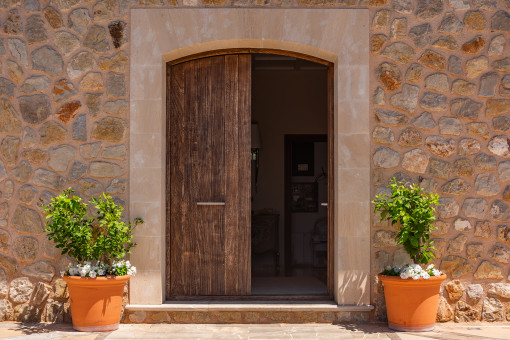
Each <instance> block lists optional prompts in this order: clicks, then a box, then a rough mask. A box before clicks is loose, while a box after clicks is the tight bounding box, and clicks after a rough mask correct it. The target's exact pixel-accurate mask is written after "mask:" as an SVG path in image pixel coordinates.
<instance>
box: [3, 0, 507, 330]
mask: <svg viewBox="0 0 510 340" xmlns="http://www.w3.org/2000/svg"><path fill="white" fill-rule="evenodd" d="M139 6H166V7H168V6H179V7H203V6H227V7H242V6H263V7H309V6H316V7H325V6H326V7H335V8H352V7H366V8H369V10H370V17H371V22H370V25H371V34H370V50H371V75H370V77H371V78H370V79H371V84H370V86H371V90H372V93H373V97H372V100H371V108H370V114H371V117H372V119H371V131H372V143H371V149H372V155H373V163H372V169H373V171H372V176H373V177H372V193H373V194H375V193H378V192H381V191H383V190H385V189H384V186H385V185H386V184H387V182H388V179H389V178H390V177H392V176H396V177H398V178H400V179H405V180H407V181H413V182H417V183H420V184H421V185H422V186H424V187H425V188H426V189H427V190H429V191H433V192H438V193H439V194H440V195H441V197H442V198H441V203H442V206H441V208H440V209H439V211H438V217H439V221H438V223H437V224H438V226H439V228H438V230H437V231H436V233H435V235H434V237H435V239H436V247H437V248H438V253H437V255H438V260H437V261H436V264H437V265H438V266H439V267H440V268H441V269H443V270H444V271H445V272H446V273H447V274H448V276H449V279H448V280H450V281H449V282H448V283H447V284H445V285H444V291H443V293H442V298H441V303H440V313H439V320H440V321H448V320H455V321H458V322H465V321H476V320H485V321H503V320H505V319H507V318H508V320H510V313H509V312H508V311H509V308H510V283H508V280H509V278H508V276H509V272H508V263H510V249H509V243H510V226H507V225H506V224H505V223H507V221H508V219H509V217H510V210H509V207H508V201H510V185H507V184H508V182H510V160H509V158H510V151H509V147H508V141H507V131H508V130H509V129H510V115H509V111H510V58H509V57H507V56H508V55H509V52H510V47H509V46H508V44H509V42H508V40H509V38H510V35H509V32H510V14H509V12H510V1H509V0H336V1H335V0H139V1H136V0H119V1H114V0H99V1H95V0H84V1H80V0H25V1H21V0H0V57H1V59H0V62H1V68H2V75H1V77H0V157H1V162H0V191H1V197H0V320H31V321H36V320H44V321H62V320H64V319H65V318H64V316H65V315H67V314H66V313H65V311H66V310H67V305H66V303H65V302H66V299H67V292H66V290H65V285H63V284H62V281H61V280H59V279H58V277H59V272H60V271H61V270H63V269H64V268H65V267H66V266H67V264H68V262H69V259H68V258H66V257H65V256H60V255H59V252H58V251H56V249H55V248H54V247H53V245H52V244H50V243H48V242H47V241H46V238H45V236H44V234H43V233H42V229H43V217H42V215H41V212H40V209H39V204H40V202H41V200H42V202H47V201H48V199H49V198H50V197H52V196H54V195H56V194H58V193H59V192H60V190H61V189H63V188H66V187H69V186H71V187H73V188H74V189H75V190H76V191H78V192H79V193H80V194H81V195H82V196H84V197H85V198H89V197H91V196H93V195H96V194H98V193H100V192H102V191H106V192H109V193H111V194H112V195H114V196H115V198H116V200H117V201H118V202H120V203H124V202H127V196H126V187H127V185H128V181H127V179H128V161H127V147H128V135H129V133H128V128H129V127H128V115H129V112H128V101H127V98H128V91H129V88H128V84H129V82H128V80H129V69H128V58H129V55H128V46H129V36H128V32H129V8H131V7H139ZM132 128H136V127H132ZM372 221H373V227H372V239H373V244H372V245H373V249H374V250H373V254H372V268H373V274H374V275H373V285H372V287H373V291H372V301H373V304H375V305H376V311H375V315H374V316H375V318H377V319H384V318H385V311H384V298H383V297H382V289H381V286H380V285H379V284H378V283H377V282H376V279H375V274H376V273H377V272H378V270H379V269H380V268H381V267H383V266H385V265H387V264H401V263H403V262H406V261H407V257H406V255H405V253H404V252H403V251H402V249H400V248H399V247H396V245H395V243H394V241H393V233H394V230H393V229H392V228H391V227H390V226H389V225H388V224H387V223H379V222H378V218H377V216H374V217H373V218H372Z"/></svg>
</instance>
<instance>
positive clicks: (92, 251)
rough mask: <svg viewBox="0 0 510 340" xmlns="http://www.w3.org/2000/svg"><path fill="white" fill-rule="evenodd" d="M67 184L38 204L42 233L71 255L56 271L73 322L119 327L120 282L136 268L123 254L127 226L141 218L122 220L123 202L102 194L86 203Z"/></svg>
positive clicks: (83, 327)
mask: <svg viewBox="0 0 510 340" xmlns="http://www.w3.org/2000/svg"><path fill="white" fill-rule="evenodd" d="M73 193H74V191H73V190H72V189H70V188H69V189H65V190H64V191H63V192H62V194H60V195H59V196H57V197H54V198H52V199H51V202H50V203H49V204H48V205H45V206H43V207H42V209H43V211H44V212H45V213H46V219H47V221H46V223H45V226H46V229H45V232H46V233H47V236H48V239H50V240H53V242H54V243H55V246H56V247H57V248H59V249H61V252H62V254H63V255H64V254H67V255H69V256H70V257H71V258H73V259H74V260H75V263H70V264H69V267H68V269H67V270H66V271H65V272H63V273H62V275H63V280H64V281H65V282H66V283H67V286H68V288H69V296H70V301H71V314H72V319H73V328H74V329H76V330H79V331H110V330H115V329H117V328H118V327H119V322H120V314H121V307H122V296H123V293H124V286H125V284H126V282H127V281H128V280H129V278H130V277H131V275H134V274H135V273H136V268H135V267H133V266H132V265H131V264H130V263H129V261H125V260H124V257H125V256H126V255H127V254H128V253H129V252H130V250H131V248H132V247H134V246H135V245H136V244H135V243H134V242H133V241H132V239H133V230H134V228H135V227H136V225H138V224H140V223H143V220H142V219H140V218H136V219H135V220H134V221H133V222H128V223H126V222H124V221H123V220H122V211H123V207H122V206H120V205H117V204H115V203H114V202H113V199H112V197H111V196H109V195H107V194H103V195H102V196H100V197H99V198H97V199H95V198H93V199H92V201H91V202H89V204H92V206H93V207H94V208H95V209H96V214H95V215H94V216H89V213H88V207H89V205H88V204H86V203H83V202H82V199H81V198H80V197H78V196H75V195H73Z"/></svg>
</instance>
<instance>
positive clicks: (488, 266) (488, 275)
mask: <svg viewBox="0 0 510 340" xmlns="http://www.w3.org/2000/svg"><path fill="white" fill-rule="evenodd" d="M473 277H474V278H475V279H477V280H491V279H494V280H501V279H502V278H503V272H502V270H501V267H500V266H499V265H498V264H495V263H491V262H489V261H482V263H481V264H480V265H479V266H478V268H477V269H476V272H475V273H474V275H473Z"/></svg>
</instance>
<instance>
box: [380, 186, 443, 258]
mask: <svg viewBox="0 0 510 340" xmlns="http://www.w3.org/2000/svg"><path fill="white" fill-rule="evenodd" d="M389 187H390V188H391V197H387V196H386V194H381V195H377V196H376V197H375V199H374V200H373V201H372V203H373V204H375V210H374V212H377V211H380V212H381V221H383V220H385V219H388V220H390V221H391V224H392V225H395V224H398V225H399V229H398V232H397V235H396V236H395V239H396V241H397V243H398V244H401V245H402V246H403V247H404V249H405V251H406V252H407V253H408V254H409V256H410V257H411V259H412V260H413V261H414V263H417V264H427V263H429V262H430V261H431V260H432V259H434V258H435V256H434V254H433V252H432V250H435V248H434V245H433V243H434V242H433V241H432V240H431V239H430V234H431V232H432V230H434V229H435V227H434V225H433V222H434V221H435V219H436V217H435V215H434V214H435V211H436V209H435V208H434V206H435V205H439V195H437V194H432V193H431V194H428V195H427V194H425V193H423V188H420V186H418V185H416V184H404V183H403V182H399V181H397V180H396V179H395V178H392V179H391V181H390V185H389Z"/></svg>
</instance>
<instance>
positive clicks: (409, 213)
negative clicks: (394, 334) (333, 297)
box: [372, 178, 446, 331]
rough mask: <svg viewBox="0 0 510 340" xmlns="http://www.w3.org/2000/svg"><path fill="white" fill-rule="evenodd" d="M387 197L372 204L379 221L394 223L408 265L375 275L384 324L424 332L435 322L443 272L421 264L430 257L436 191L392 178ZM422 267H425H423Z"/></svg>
mask: <svg viewBox="0 0 510 340" xmlns="http://www.w3.org/2000/svg"><path fill="white" fill-rule="evenodd" d="M389 187H390V189H391V197H387V196H386V194H381V195H377V196H376V197H375V199H374V200H373V201H372V203H374V204H375V211H374V212H377V211H380V213H381V221H383V220H385V219H388V220H390V221H391V223H392V225H397V227H398V232H397V234H396V236H395V239H396V241H397V243H398V244H401V245H402V246H403V247H404V249H405V251H406V252H407V253H408V254H409V256H410V258H411V260H412V261H413V262H414V263H412V264H407V265H405V266H403V267H398V266H395V267H393V268H392V267H388V268H386V269H384V270H383V271H382V272H381V273H380V274H379V275H378V278H379V280H381V281H382V283H383V286H384V297H385V299H386V310H387V314H388V326H389V327H390V328H391V329H395V330H401V331H428V330H431V329H433V328H434V325H435V322H436V313H437V304H438V301H439V290H440V287H441V283H442V282H443V281H444V280H445V279H446V275H444V274H442V273H441V272H440V271H439V270H437V269H435V268H434V265H433V264H432V265H429V266H427V267H425V266H426V265H427V264H428V263H429V262H430V261H432V260H433V259H434V254H433V252H432V251H433V250H435V248H434V245H433V241H432V240H431V239H430V234H431V232H432V230H433V229H435V228H434V225H433V223H434V221H435V208H434V206H436V205H439V196H438V195H437V194H432V193H430V194H426V193H424V192H423V189H422V188H420V186H418V185H416V184H405V183H403V182H399V181H397V180H396V179H395V178H393V179H392V180H391V181H390V185H389ZM424 267H425V268H424Z"/></svg>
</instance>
